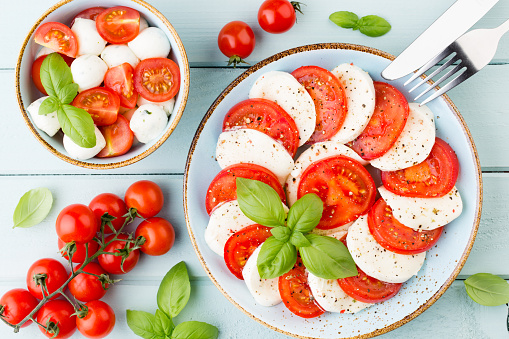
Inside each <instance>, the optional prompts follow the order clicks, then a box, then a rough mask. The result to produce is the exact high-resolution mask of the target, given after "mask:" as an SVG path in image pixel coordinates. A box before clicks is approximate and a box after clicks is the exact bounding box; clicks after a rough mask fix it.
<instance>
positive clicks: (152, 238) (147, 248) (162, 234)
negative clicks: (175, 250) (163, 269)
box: [135, 217, 175, 255]
mask: <svg viewBox="0 0 509 339" xmlns="http://www.w3.org/2000/svg"><path fill="white" fill-rule="evenodd" d="M140 236H142V237H144V238H145V243H144V244H143V245H141V247H140V250H141V251H142V252H143V253H146V254H148V255H163V254H165V253H166V252H168V251H169V250H170V248H171V247H172V246H173V243H174V242H175V230H174V229H173V226H172V225H171V223H170V222H169V221H167V220H165V219H163V218H158V217H155V218H149V219H146V220H144V221H143V222H142V223H140V225H139V226H138V228H136V233H135V238H138V237H140Z"/></svg>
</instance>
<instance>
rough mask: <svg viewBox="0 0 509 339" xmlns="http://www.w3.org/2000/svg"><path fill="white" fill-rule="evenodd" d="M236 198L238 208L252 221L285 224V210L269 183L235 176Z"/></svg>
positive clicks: (263, 223)
mask: <svg viewBox="0 0 509 339" xmlns="http://www.w3.org/2000/svg"><path fill="white" fill-rule="evenodd" d="M236 182H237V200H238V201H239V206H240V210H241V211H242V213H244V214H245V215H246V217H248V218H249V219H251V220H253V221H254V222H256V223H258V224H260V225H263V226H267V227H276V226H283V225H284V224H285V217H286V215H285V210H284V209H283V205H282V203H281V199H280V198H279V195H278V194H277V193H276V191H274V189H273V188H272V187H270V186H269V185H267V184H265V183H263V182H261V181H258V180H251V179H246V178H240V177H237V179H236Z"/></svg>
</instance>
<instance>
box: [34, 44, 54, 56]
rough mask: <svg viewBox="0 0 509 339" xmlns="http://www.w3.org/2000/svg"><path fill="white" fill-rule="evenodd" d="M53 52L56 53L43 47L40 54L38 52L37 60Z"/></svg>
mask: <svg viewBox="0 0 509 339" xmlns="http://www.w3.org/2000/svg"><path fill="white" fill-rule="evenodd" d="M53 52H55V51H54V50H52V49H51V48H49V47H46V46H44V47H42V48H41V49H40V50H39V52H37V54H36V56H35V59H37V58H39V57H41V56H43V55H48V54H51V53H53Z"/></svg>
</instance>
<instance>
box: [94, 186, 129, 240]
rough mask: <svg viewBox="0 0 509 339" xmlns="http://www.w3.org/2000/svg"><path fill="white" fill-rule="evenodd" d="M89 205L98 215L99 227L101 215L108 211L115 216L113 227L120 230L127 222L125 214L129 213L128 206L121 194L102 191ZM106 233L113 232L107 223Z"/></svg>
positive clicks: (112, 222)
mask: <svg viewBox="0 0 509 339" xmlns="http://www.w3.org/2000/svg"><path fill="white" fill-rule="evenodd" d="M88 207H89V208H90V209H91V210H92V211H93V212H94V214H95V215H96V216H97V221H98V222H99V227H100V226H101V217H102V216H103V215H104V213H106V212H107V213H108V214H109V215H111V216H113V217H115V218H116V219H115V220H112V221H111V224H112V225H113V228H115V230H117V231H118V230H119V229H120V228H121V227H122V225H123V224H124V222H125V219H126V218H125V217H124V215H126V214H127V206H126V204H125V202H124V200H122V199H121V198H120V197H119V196H117V195H115V194H113V193H102V194H99V195H98V196H96V197H95V198H94V199H92V201H91V202H90V204H88ZM104 233H105V234H107V233H112V231H111V228H110V227H108V226H107V225H105V226H104Z"/></svg>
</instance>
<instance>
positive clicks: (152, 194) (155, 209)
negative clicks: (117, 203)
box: [124, 180, 164, 218]
mask: <svg viewBox="0 0 509 339" xmlns="http://www.w3.org/2000/svg"><path fill="white" fill-rule="evenodd" d="M124 201H125V203H126V204H127V206H128V207H129V208H136V211H138V213H139V214H140V215H141V216H142V217H144V218H151V217H154V216H155V215H156V214H157V213H159V212H160V211H161V210H162V209H163V204H164V195H163V191H162V190H161V187H159V186H158V185H157V184H156V183H155V182H153V181H149V180H140V181H137V182H135V183H134V184H132V185H131V186H129V188H128V189H127V191H126V192H125V198H124Z"/></svg>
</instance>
